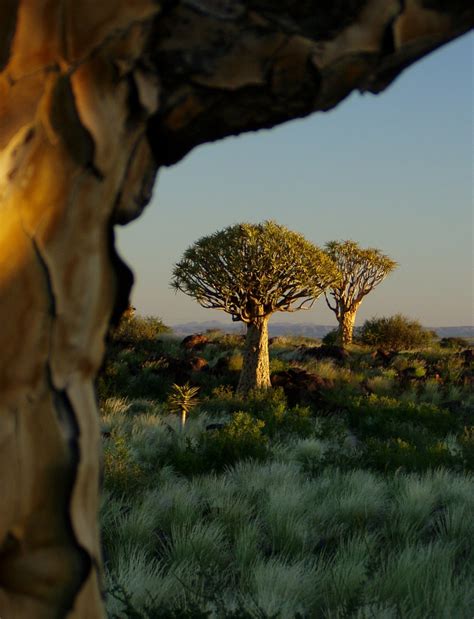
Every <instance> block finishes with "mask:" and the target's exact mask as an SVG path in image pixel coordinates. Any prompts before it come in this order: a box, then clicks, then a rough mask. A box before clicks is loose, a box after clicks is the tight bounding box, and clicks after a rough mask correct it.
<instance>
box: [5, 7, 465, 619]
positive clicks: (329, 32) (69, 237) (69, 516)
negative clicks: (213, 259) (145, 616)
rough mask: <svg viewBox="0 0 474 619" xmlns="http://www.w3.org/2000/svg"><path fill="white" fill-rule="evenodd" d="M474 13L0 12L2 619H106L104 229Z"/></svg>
mask: <svg viewBox="0 0 474 619" xmlns="http://www.w3.org/2000/svg"><path fill="white" fill-rule="evenodd" d="M473 13H474V10H473V8H472V2H471V0H457V1H456V2H453V3H447V2H441V1H439V2H438V1H436V0H429V1H428V0H410V1H409V2H408V1H406V2H402V1H401V0H361V1H354V2H349V3H348V2H342V1H340V0H338V1H334V2H332V3H321V2H317V1H316V0H314V1H308V2H304V3H299V2H278V3H275V2H274V0H272V1H270V0H262V1H259V2H254V1H253V0H241V1H236V0H232V1H231V0H220V1H219V2H217V1H215V0H186V1H184V0H183V1H181V0H176V1H174V2H164V0H163V2H161V1H160V0H158V1H156V0H134V2H129V1H126V0H101V1H100V2H95V3H92V2H90V0H76V1H75V2H72V1H70V0H8V1H6V2H3V3H2V4H1V6H0V213H1V226H0V261H1V264H2V268H1V269H0V298H1V299H2V302H1V303H0V325H1V327H0V445H1V449H0V497H1V501H2V508H1V510H0V616H1V617H5V618H10V617H31V618H34V619H50V618H51V617H65V616H68V617H80V618H84V619H94V618H96V617H103V614H104V613H103V606H102V600H101V595H100V586H99V570H100V551H99V537H98V527H97V507H98V488H99V445H100V432H99V425H98V420H97V409H96V403H95V395H94V378H95V375H96V372H97V370H98V368H99V366H100V364H101V362H102V357H103V354H104V338H105V334H106V331H107V328H108V324H109V321H110V319H111V318H112V317H113V316H114V315H115V316H120V315H121V313H122V312H123V310H124V309H126V307H127V304H128V293H129V289H130V286H131V283H132V279H133V278H132V276H131V273H130V271H129V269H128V268H127V267H126V266H125V265H124V264H123V262H122V261H121V260H120V258H119V257H118V255H117V253H116V251H115V249H114V232H113V226H114V224H116V223H126V222H128V221H130V220H131V219H133V218H135V217H137V216H138V215H139V214H140V213H141V211H142V210H143V207H144V206H145V205H146V203H147V202H148V200H149V198H150V195H151V189H152V186H153V182H154V178H155V175H156V171H157V169H158V167H159V166H160V165H163V164H171V163H174V162H176V161H178V160H179V159H180V158H182V157H183V156H184V155H185V154H186V153H187V152H188V151H189V150H191V149H192V148H193V147H195V146H196V145H198V144H201V143H203V142H207V141H212V140H215V139H217V138H220V137H224V136H225V135H229V134H236V133H239V132H242V131H246V130H252V129H257V128H260V127H270V126H272V125H275V124H277V123H280V122H283V121H285V120H288V119H290V118H294V117H297V116H304V115H306V114H309V113H310V112H312V111H315V110H327V109H329V108H331V107H333V106H334V105H336V104H337V103H338V102H339V101H341V100H342V99H343V98H345V97H346V95H348V94H349V93H350V92H351V90H353V89H354V88H359V89H361V90H367V89H369V90H372V91H374V92H377V91H379V90H381V89H383V88H384V87H385V86H386V85H387V84H388V83H389V82H390V81H391V80H392V79H393V78H394V77H395V76H396V75H397V74H398V73H399V72H400V71H401V70H402V69H403V68H404V67H406V66H407V65H409V64H410V63H411V62H413V61H415V60H416V59H418V58H419V57H421V56H423V55H424V54H426V53H428V52H429V51H431V50H432V49H434V48H436V47H437V46H439V45H441V44H442V43H444V42H446V41H448V40H450V39H452V38H453V37H455V36H457V35H459V34H461V33H463V32H465V31H466V30H468V29H469V28H470V27H471V26H472V23H473ZM222 40H225V41H226V45H225V46H223V45H222V44H221V41H222Z"/></svg>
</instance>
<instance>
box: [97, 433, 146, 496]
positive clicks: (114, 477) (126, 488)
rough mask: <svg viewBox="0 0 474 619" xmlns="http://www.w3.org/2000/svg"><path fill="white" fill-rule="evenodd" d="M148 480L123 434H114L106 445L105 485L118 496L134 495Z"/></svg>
mask: <svg viewBox="0 0 474 619" xmlns="http://www.w3.org/2000/svg"><path fill="white" fill-rule="evenodd" d="M145 482H146V480H145V477H144V472H143V470H142V468H141V467H140V466H139V464H138V463H137V462H135V461H134V459H133V456H132V453H131V451H130V449H129V447H128V446H127V441H126V439H125V437H124V436H122V435H115V434H112V436H111V437H110V439H109V440H108V441H107V442H106V444H105V447H104V486H105V488H106V490H109V491H110V492H111V493H113V494H115V495H116V496H121V495H122V494H126V495H133V494H134V493H136V492H138V491H140V490H141V489H142V488H143V486H144V484H145Z"/></svg>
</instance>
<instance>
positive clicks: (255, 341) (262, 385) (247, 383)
mask: <svg viewBox="0 0 474 619" xmlns="http://www.w3.org/2000/svg"><path fill="white" fill-rule="evenodd" d="M270 386H271V383H270V359H269V355H268V317H266V318H261V319H259V320H258V321H256V322H255V323H249V324H248V325H247V336H246V338H245V350H244V361H243V366H242V371H241V372H240V378H239V385H238V387H237V392H238V393H240V394H242V395H246V394H247V393H248V392H249V391H250V390H252V389H266V388H268V387H270Z"/></svg>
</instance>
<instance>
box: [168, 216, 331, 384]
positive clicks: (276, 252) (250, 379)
mask: <svg viewBox="0 0 474 619" xmlns="http://www.w3.org/2000/svg"><path fill="white" fill-rule="evenodd" d="M337 278H338V273H337V269H336V267H335V265H334V263H333V261H332V260H331V258H329V256H328V255H327V254H326V253H325V252H324V251H323V250H321V249H320V248H318V247H316V246H315V245H313V244H312V243H310V242H309V241H307V240H306V239H305V238H304V237H303V236H302V235H301V234H298V233H296V232H292V231H291V230H288V228H285V226H281V225H279V224H276V223H275V222H273V221H265V222H264V223H261V224H248V223H243V224H237V225H234V226H229V227H228V228H225V229H224V230H222V231H220V232H216V233H215V234H212V235H211V236H206V237H203V238H201V239H199V240H198V241H197V242H196V243H195V244H194V245H193V246H192V247H190V248H188V249H187V250H186V252H185V253H184V256H183V258H182V260H181V261H180V262H178V263H177V264H176V266H175V268H174V271H173V279H172V286H173V287H174V288H175V289H176V290H181V291H182V292H184V293H186V294H188V295H190V296H192V297H194V298H195V299H196V300H197V301H198V303H199V304H200V305H202V306H203V307H206V308H213V309H218V310H223V311H224V312H227V313H228V314H231V316H232V320H234V321H242V322H244V323H245V324H246V325H247V336H246V342H245V353H244V363H243V367H242V372H241V374H240V380H239V385H238V391H239V393H241V394H246V393H248V391H250V390H251V389H254V388H266V387H269V386H270V364H269V357H268V321H269V318H270V316H271V315H272V314H273V313H275V312H294V311H297V310H301V309H309V308H310V307H311V306H312V305H313V303H314V301H315V300H316V299H317V298H318V297H319V296H320V295H321V294H322V293H323V292H324V290H325V289H326V288H327V287H328V286H330V285H334V284H335V283H336V281H337Z"/></svg>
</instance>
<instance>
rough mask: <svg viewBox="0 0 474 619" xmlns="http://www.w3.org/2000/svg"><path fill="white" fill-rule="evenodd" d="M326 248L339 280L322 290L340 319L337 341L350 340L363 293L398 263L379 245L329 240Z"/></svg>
mask: <svg viewBox="0 0 474 619" xmlns="http://www.w3.org/2000/svg"><path fill="white" fill-rule="evenodd" d="M326 251H327V253H328V255H329V256H330V257H331V258H332V259H333V260H334V262H335V264H336V265H337V268H338V271H339V281H338V282H337V283H336V284H333V285H332V286H331V287H330V289H329V292H325V297H326V303H327V305H328V307H329V308H330V309H331V310H332V311H333V312H334V313H335V314H336V318H337V322H338V323H339V329H338V341H339V342H340V344H341V345H342V346H345V345H346V344H350V343H351V342H352V333H353V330H354V323H355V319H356V314H357V310H358V309H359V306H360V304H361V303H362V301H363V299H364V297H366V296H367V295H368V294H369V292H371V291H372V290H373V289H374V288H375V287H376V286H378V285H379V284H380V283H381V282H382V281H383V280H384V279H385V278H386V277H387V275H388V274H389V273H391V272H392V271H393V270H394V269H395V267H396V266H397V263H396V262H395V261H394V260H392V259H391V258H389V257H388V256H386V255H385V254H383V253H382V252H381V251H380V250H379V249H374V248H373V247H368V248H367V249H364V248H362V247H360V246H359V245H358V243H356V242H355V241H330V242H329V243H326Z"/></svg>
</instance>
